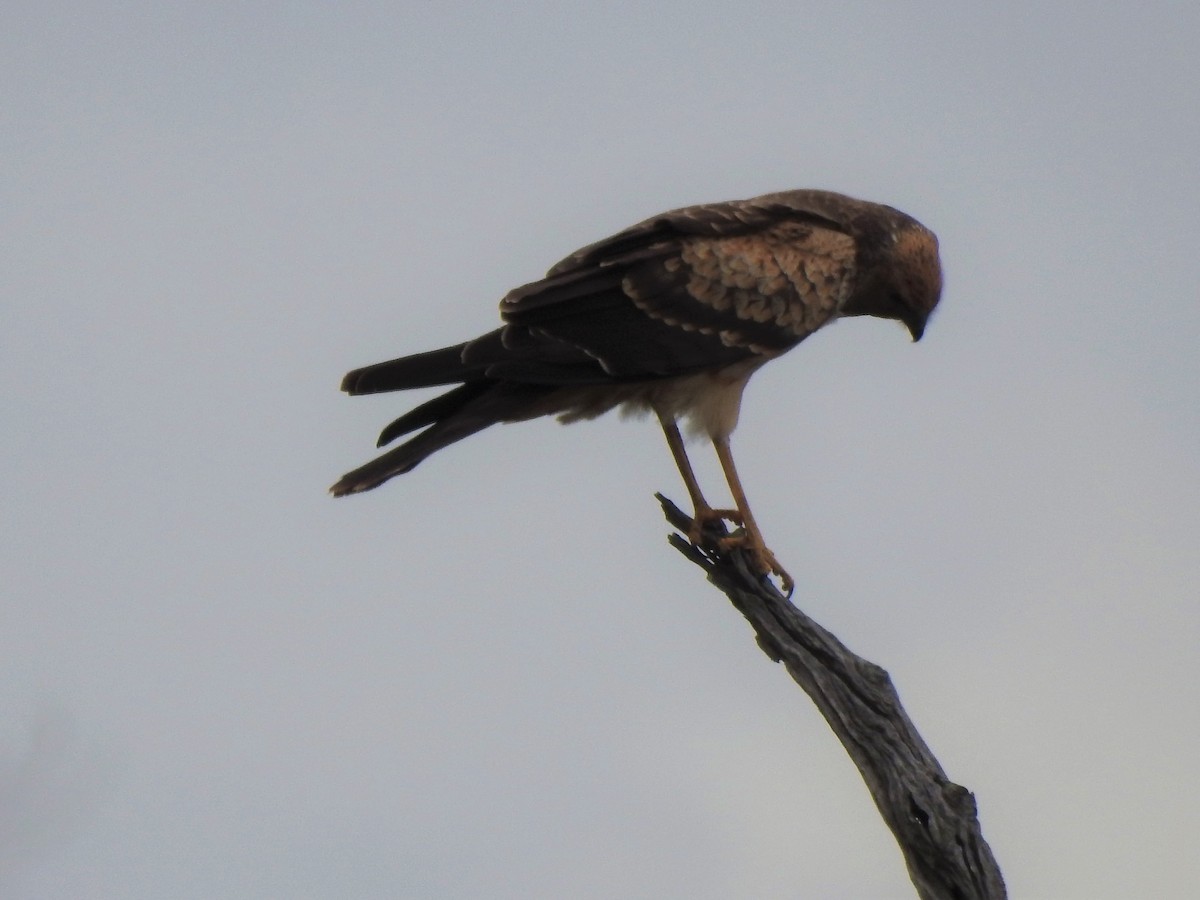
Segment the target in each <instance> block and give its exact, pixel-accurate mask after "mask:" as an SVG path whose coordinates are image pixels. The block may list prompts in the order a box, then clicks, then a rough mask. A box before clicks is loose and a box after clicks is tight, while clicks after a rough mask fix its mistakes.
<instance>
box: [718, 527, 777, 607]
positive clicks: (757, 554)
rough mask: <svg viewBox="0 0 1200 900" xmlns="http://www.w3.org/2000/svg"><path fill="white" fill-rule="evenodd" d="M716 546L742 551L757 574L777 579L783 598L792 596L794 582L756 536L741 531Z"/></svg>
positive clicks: (723, 539)
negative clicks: (772, 576)
mask: <svg viewBox="0 0 1200 900" xmlns="http://www.w3.org/2000/svg"><path fill="white" fill-rule="evenodd" d="M717 544H718V546H719V547H720V548H721V549H722V550H744V551H745V552H746V554H747V555H748V556H749V557H750V563H751V566H752V567H753V568H754V569H755V571H757V572H758V574H760V575H763V576H767V575H774V576H775V577H777V578H778V579H779V587H780V590H782V591H783V594H784V596H785V597H789V598H790V597H791V596H792V591H794V590H795V589H796V582H795V580H793V578H792V576H791V575H789V574H788V573H787V569H785V568H784V567H783V566H781V565H780V564H779V560H777V559H776V558H775V554H774V553H772V552H771V550H770V549H769V548H768V547H767V545H766V544H764V543H763V542H762V540H761V539H760V538H758V536H757V535H755V534H751V533H749V532H745V531H743V532H741V533H739V534H731V535H729V537H723V538H721V539H720V540H719V541H718V542H717Z"/></svg>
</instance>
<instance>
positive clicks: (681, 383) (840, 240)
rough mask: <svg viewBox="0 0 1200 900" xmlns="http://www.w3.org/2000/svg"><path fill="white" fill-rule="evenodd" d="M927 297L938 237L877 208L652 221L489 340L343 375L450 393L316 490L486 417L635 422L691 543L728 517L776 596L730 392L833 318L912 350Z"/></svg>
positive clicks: (730, 542) (388, 466)
mask: <svg viewBox="0 0 1200 900" xmlns="http://www.w3.org/2000/svg"><path fill="white" fill-rule="evenodd" d="M941 288H942V273H941V264H940V262H939V259H938V244H937V238H936V237H935V236H934V234H933V232H931V231H929V229H927V228H925V227H924V226H923V225H921V224H920V223H919V222H917V221H916V220H915V219H913V218H911V217H909V216H907V215H905V214H904V213H902V212H900V211H899V210H896V209H892V208H891V207H888V206H881V205H879V204H875V203H868V202H866V201H863V200H856V199H854V198H852V197H847V196H844V195H842V194H836V193H832V192H829V191H818V190H794V191H782V192H779V193H773V194H765V195H763V196H761V197H755V198H753V199H751V200H739V201H733V202H727V203H713V204H705V205H700V206H689V207H685V208H683V209H677V210H673V211H670V212H665V213H662V214H660V215H657V216H653V217H652V218H649V219H646V220H645V221H644V222H641V223H639V224H637V225H634V226H632V227H630V228H627V229H625V230H624V231H621V232H619V233H617V234H615V235H613V236H612V237H609V238H606V239H605V240H602V241H599V242H597V243H595V244H591V245H589V246H587V247H584V248H583V249H581V250H578V251H576V252H575V253H572V254H571V255H570V256H568V257H567V258H566V259H564V260H563V261H562V262H560V263H558V264H557V265H556V266H554V267H553V268H552V269H550V271H549V272H548V273H547V274H546V277H545V278H543V279H541V280H540V281H535V282H532V283H531V284H527V285H524V286H523V287H519V288H516V289H515V290H513V291H510V292H509V293H508V295H507V296H506V297H505V298H504V299H503V300H502V301H501V302H500V316H501V319H502V321H503V325H502V326H501V327H500V328H498V329H496V330H495V331H491V332H488V333H487V334H485V335H482V336H481V337H477V338H475V339H474V340H471V341H466V342H464V343H461V344H455V345H454V346H452V347H445V348H442V349H440V350H432V351H429V352H426V353H418V354H415V355H412V356H404V357H400V358H399V359H393V360H390V361H388V362H382V363H377V364H375V365H372V366H367V367H365V368H362V369H356V370H355V371H353V372H350V373H349V374H348V375H346V377H345V379H344V381H343V382H342V390H344V391H346V392H347V393H349V394H374V393H378V392H381V391H395V390H406V389H409V388H422V387H430V386H436V385H455V387H453V388H452V389H451V390H449V391H446V392H445V393H443V394H441V395H440V396H438V397H436V398H434V399H433V400H430V401H428V402H426V403H423V404H421V405H420V406H418V407H416V408H415V409H413V410H411V411H409V412H408V413H406V414H405V415H403V416H401V417H400V418H399V419H397V420H396V421H394V422H392V423H391V424H390V425H388V426H387V427H386V428H385V429H384V430H383V433H382V434H381V435H380V436H379V442H378V446H380V447H382V446H383V445H385V444H388V443H390V442H391V441H393V440H394V439H396V438H398V437H400V436H401V435H405V434H410V433H412V432H417V434H416V435H415V436H413V437H410V438H409V439H408V440H407V441H405V442H404V443H402V444H401V445H400V446H398V447H396V448H395V449H393V450H390V451H389V452H387V453H385V454H383V455H382V456H380V457H378V458H376V459H374V460H372V461H371V462H369V463H367V464H366V465H364V466H362V467H361V468H358V469H355V470H354V471H353V472H350V473H348V474H346V475H345V476H343V477H342V479H341V480H340V481H338V482H337V484H335V485H334V486H333V487H332V488H330V490H331V492H332V493H333V494H334V495H335V496H342V495H345V494H353V493H357V492H360V491H366V490H370V489H371V488H374V487H378V486H379V485H381V484H383V482H385V481H387V480H388V479H389V478H392V477H394V476H396V475H400V474H402V473H404V472H408V471H410V470H411V469H412V468H414V467H415V466H416V465H417V464H418V463H420V462H421V461H422V460H424V459H425V458H426V457H427V456H429V455H430V454H432V453H435V452H436V451H438V450H441V449H442V448H443V447H446V446H448V445H450V444H453V443H454V442H456V441H460V440H462V439H463V438H465V437H467V436H469V435H472V434H474V433H475V432H477V431H480V430H482V429H484V428H487V427H488V426H489V425H494V424H496V423H497V422H518V421H524V420H527V419H533V418H536V417H539V416H544V415H557V416H558V417H559V419H560V421H562V422H576V421H579V420H582V419H592V418H595V417H596V416H599V415H601V414H602V413H605V412H607V411H609V410H611V409H613V408H615V407H623V408H625V409H627V410H633V411H645V412H652V413H653V414H654V415H655V416H657V418H658V421H659V422H660V424H661V425H662V429H663V432H664V433H665V435H666V439H667V445H668V446H669V447H670V450H671V453H672V455H673V456H674V458H675V463H676V465H677V466H678V467H679V472H680V474H681V475H682V477H683V481H684V483H685V485H686V486H687V490H688V493H689V494H690V495H691V500H692V504H693V506H694V509H695V516H694V520H693V525H692V528H691V531H690V534H689V537H690V539H691V540H692V541H693V542H694V543H699V542H700V541H701V540H702V539H703V529H704V527H705V526H706V525H707V524H709V523H712V522H714V521H716V520H721V519H725V520H729V521H731V522H733V523H734V524H736V525H740V526H741V529H740V530H739V531H737V532H735V533H734V535H732V536H730V537H727V538H724V539H723V546H724V547H725V548H728V547H730V546H740V547H742V548H744V549H745V550H747V551H748V552H749V554H750V559H751V560H752V561H753V562H754V563H755V565H756V567H757V569H758V570H759V571H760V572H761V573H762V574H764V575H765V574H767V573H774V574H775V575H776V576H778V577H779V578H780V580H781V582H782V583H783V586H784V588H785V590H787V591H788V592H790V590H791V587H792V585H793V582H792V579H791V578H790V576H788V574H787V573H786V572H785V571H784V570H783V568H782V567H781V566H780V565H779V563H778V562H777V561H776V559H775V557H774V555H773V554H772V553H771V551H770V550H769V549H767V545H766V543H765V542H764V540H763V537H762V532H761V531H760V530H759V527H758V525H757V523H756V522H755V521H754V516H753V515H752V514H751V512H750V506H749V504H748V503H747V501H746V495H745V492H744V491H743V489H742V485H741V482H740V480H739V478H738V475H737V470H736V469H735V468H734V463H733V456H732V454H731V452H730V446H729V437H730V434H731V433H732V432H733V430H734V427H735V426H736V425H737V420H738V408H739V404H740V402H741V397H742V391H743V389H744V388H745V386H746V383H747V381H748V380H749V378H750V376H751V375H752V374H754V372H755V371H756V370H757V369H758V368H759V367H760V366H761V365H763V364H764V363H766V362H767V361H769V360H772V359H774V358H775V357H777V356H780V355H782V354H784V353H786V352H787V351H788V350H790V349H791V348H792V347H795V346H796V345H797V344H799V343H800V342H801V341H803V340H804V339H805V338H806V337H808V336H809V335H810V334H812V333H813V332H814V331H816V330H817V329H818V328H821V327H822V326H824V325H827V324H829V323H830V322H832V321H834V320H835V319H837V318H839V317H841V316H878V317H881V318H885V319H895V320H898V321H899V322H902V323H903V324H904V325H905V326H906V327H907V328H908V331H909V332H910V334H911V335H912V339H913V340H914V341H916V340H919V339H920V337H921V334H922V332H923V331H924V329H925V323H926V321H927V320H928V318H929V315H930V313H931V312H932V311H933V309H934V307H935V306H937V303H938V299H939V297H940V295H941ZM680 420H685V421H686V423H687V424H688V425H689V426H690V429H689V430H690V431H692V432H695V433H698V434H701V435H704V436H707V437H708V438H709V439H710V440H711V441H712V443H713V446H714V448H715V449H716V453H717V457H718V459H719V461H720V463H721V467H722V469H723V470H724V473H725V478H726V481H727V482H728V486H729V490H730V492H731V494H732V497H733V503H734V507H735V508H734V509H718V508H714V507H713V506H711V505H710V504H709V503H708V501H707V500H706V499H705V498H704V495H703V494H702V493H701V491H700V486H699V484H698V483H697V481H696V476H695V474H694V473H693V471H692V467H691V463H690V462H689V461H688V456H687V451H686V450H685V448H684V441H683V437H682V435H681V434H680V430H679V422H680Z"/></svg>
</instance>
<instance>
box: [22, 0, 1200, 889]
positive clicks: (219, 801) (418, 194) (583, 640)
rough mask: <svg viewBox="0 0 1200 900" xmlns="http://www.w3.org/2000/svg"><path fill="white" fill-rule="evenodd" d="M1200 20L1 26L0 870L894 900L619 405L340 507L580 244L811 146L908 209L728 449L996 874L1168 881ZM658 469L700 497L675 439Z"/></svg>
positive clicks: (1186, 483)
mask: <svg viewBox="0 0 1200 900" xmlns="http://www.w3.org/2000/svg"><path fill="white" fill-rule="evenodd" d="M1198 39H1200V6H1198V5H1197V4H1195V3H1185V2H1180V3H1174V4H1167V3H1141V2H1139V3H1125V4H1093V3H1058V4H1014V3H1008V4H992V5H988V6H986V7H985V6H984V5H983V4H962V3H952V2H947V3H925V4H916V3H914V4H884V3H840V4H836V5H835V4H822V5H817V4H805V3H798V2H790V3H780V4H741V5H737V6H734V5H731V4H728V3H720V4H718V3H706V2H695V0H693V2H687V3H659V4H654V5H650V6H649V7H648V8H647V7H643V6H637V5H632V4H621V3H606V4H545V3H523V4H520V5H516V4H513V5H487V4H477V5H461V6H456V5H452V4H432V3H430V4H420V5H418V4H405V3H399V4H383V3H378V4H370V3H352V4H337V5H334V4H329V5H322V4H313V3H291V4H283V3H270V4H267V3H264V4H240V3H239V4H234V3H204V4H199V3H197V4H163V3H157V2H156V3H148V2H130V3H121V4H116V3H114V4H86V3H54V2H49V3H48V2H44V0H39V2H36V3H34V2H17V3H9V4H7V5H6V6H5V7H4V11H3V13H0V82H2V83H3V85H4V89H3V100H2V101H0V110H2V112H0V116H2V118H0V144H2V158H0V179H2V187H0V191H2V194H0V220H2V223H3V253H2V254H0V290H2V292H3V298H4V307H3V323H4V326H3V328H2V329H0V341H2V342H3V345H2V347H0V373H2V375H0V377H2V379H3V386H4V389H3V395H2V400H0V402H2V404H3V405H2V409H0V415H2V419H3V423H4V424H3V440H2V442H0V447H2V456H0V477H2V478H3V482H4V485H5V488H4V494H5V499H4V507H5V515H4V517H3V526H2V527H3V530H4V534H3V540H2V544H0V546H2V547H3V551H2V552H3V585H4V588H3V594H4V600H3V619H2V622H3V625H2V627H0V896H2V897H4V898H6V900H8V898H15V900H49V898H54V900H77V898H81V897H102V898H121V900H124V898H130V900H164V898H170V900H192V898H196V900H201V898H204V900H208V898H226V897H228V898H289V900H290V898H345V897H352V898H435V900H441V898H597V900H599V898H701V900H709V898H711V900H726V898H735V900H740V898H748V900H757V898H845V900H859V898H905V897H911V896H912V888H911V886H910V885H909V882H908V880H907V876H906V873H905V871H904V867H903V863H902V861H901V857H900V854H899V851H898V850H897V849H896V847H895V845H894V843H893V840H892V837H891V835H890V834H889V833H888V832H887V831H886V829H885V827H884V826H883V824H882V822H881V820H880V819H879V816H878V815H877V813H876V811H875V808H874V806H873V804H872V802H871V799H870V797H869V795H868V793H867V791H866V788H865V787H864V786H863V784H862V782H861V779H860V778H859V776H858V773H857V772H856V771H855V770H854V768H853V766H852V765H851V763H850V762H849V759H848V757H847V756H846V755H845V753H844V752H843V751H842V749H841V747H840V746H839V745H838V743H837V741H836V740H835V739H834V737H833V736H832V734H831V732H830V731H829V729H828V728H827V727H826V725H825V724H824V722H823V721H822V720H821V719H820V717H819V716H818V714H817V713H816V712H815V710H814V709H813V707H812V705H811V703H810V702H809V700H808V699H807V697H805V696H804V694H803V693H802V692H801V691H800V690H799V688H797V687H796V686H795V685H794V684H793V683H792V682H791V680H790V679H789V678H788V677H787V675H786V673H785V672H784V671H783V670H782V668H781V667H779V666H777V665H773V664H772V663H770V662H769V661H768V660H767V658H766V657H765V656H764V655H763V654H762V653H761V652H760V651H759V650H758V648H757V647H756V646H755V644H754V641H753V638H752V634H751V632H750V630H749V628H748V626H747V625H746V624H745V622H744V621H743V620H742V619H741V618H740V617H739V616H738V614H737V613H736V612H735V611H734V610H733V609H732V607H731V606H730V605H729V603H728V602H727V601H726V600H725V598H724V597H723V596H722V595H721V594H719V593H718V592H717V591H716V590H715V589H713V588H711V587H709V586H708V585H707V584H705V582H704V580H703V577H702V575H701V573H700V572H699V570H697V569H695V568H694V567H692V566H691V565H689V564H688V563H687V562H685V561H684V560H683V559H682V557H680V556H679V555H678V554H677V553H676V552H675V551H674V550H671V549H670V548H669V547H668V546H667V544H666V534H667V530H668V529H667V526H666V524H665V523H664V521H663V520H662V517H661V515H660V513H659V510H658V507H657V505H656V504H655V502H654V500H653V497H652V494H653V493H654V491H656V490H664V491H666V492H667V493H668V494H670V495H671V496H673V497H675V498H676V499H678V500H680V501H683V500H684V499H686V494H685V492H684V490H683V488H682V486H681V484H680V482H679V479H678V476H677V474H676V473H675V470H674V468H673V466H672V464H671V460H670V455H669V453H668V452H667V449H666V446H665V445H664V443H663V441H662V438H661V436H660V434H659V433H658V431H657V428H656V427H655V426H653V425H651V424H650V423H636V422H623V421H620V420H619V419H618V418H616V417H611V418H608V419H605V420H602V421H599V422H596V423H592V424H590V425H580V426H576V427H573V428H562V427H560V426H558V425H556V424H554V423H553V422H550V421H545V422H538V423H532V424H526V425H521V426H512V427H503V428H496V429H492V430H490V431H488V432H485V433H484V434H482V435H480V436H477V437H475V438H473V439H472V440H470V441H469V442H466V443H464V444H461V445H459V446H457V447H455V448H453V449H451V450H449V451H446V452H444V453H443V454H441V455H439V456H438V457H436V458H434V459H431V460H430V461H428V462H427V463H425V464H424V465H423V466H422V467H421V468H419V469H418V470H416V471H415V472H413V473H412V474H411V475H408V476H406V477H404V478H403V479H401V480H399V481H396V482H392V483H391V484H389V485H387V486H386V487H385V488H384V489H382V490H379V491H377V492H374V493H373V494H370V495H367V496H363V497H352V498H349V499H346V500H339V501H334V500H332V499H330V498H329V497H328V496H327V495H326V493H325V489H326V487H327V486H328V485H329V484H330V483H332V481H333V480H334V479H335V478H336V477H337V476H339V475H340V474H341V473H342V472H344V471H346V470H347V469H349V468H351V467H353V466H355V465H358V464H359V463H361V462H363V461H365V460H366V459H368V458H370V456H371V455H372V454H373V445H374V439H375V436H376V434H377V433H378V431H379V429H380V428H381V427H382V426H383V425H384V424H385V423H386V422H388V421H389V420H390V419H391V418H393V417H395V416H396V415H398V414H399V413H401V412H403V411H404V410H406V409H407V408H409V407H410V406H411V405H412V404H413V403H414V402H416V401H417V400H419V399H422V398H423V397H424V396H426V395H421V396H418V397H408V396H401V395H391V396H384V397H375V398H355V399H349V398H346V397H345V396H343V395H341V394H339V393H338V390H337V388H338V383H339V380H340V378H341V376H342V374H343V373H344V372H345V371H346V370H347V369H349V368H352V367H355V366H359V365H362V364H366V363H371V362H376V361H378V360H380V359H384V358H388V357H391V356H397V355H400V354H403V353H407V352H414V351H419V350H425V349H430V348H432V347H436V346H442V345H444V344H448V343H451V342H456V341H459V340H462V339H464V338H468V337H472V336H474V335H476V334H478V333H481V332H483V331H485V330H488V329H490V328H492V327H493V326H494V325H495V323H496V321H497V312H496V303H497V302H498V300H499V299H500V297H501V296H502V295H503V294H504V293H505V291H507V290H508V289H509V288H511V287H514V286H516V285H518V284H521V283H524V282H526V281H530V280H533V279H535V278H537V277H538V276H539V275H540V274H541V273H542V272H544V270H545V269H546V268H547V267H548V266H549V265H551V264H552V263H553V262H555V261H556V260H558V259H559V258H560V257H562V256H564V255H565V254H567V253H568V252H570V251H571V250H573V249H575V248H576V247H577V246H579V245H581V244H584V243H588V242H590V241H592V240H595V239H598V238H600V237H603V236H605V235H607V234H609V233H611V232H613V231H616V230H618V229H620V228H622V227H624V226H626V225H629V224H632V223H633V222H635V221H638V220H640V219H642V218H644V217H646V216H648V215H651V214H653V213H655V212H658V211H660V210H664V209H668V208H671V207H676V206H681V205H686V204H690V203H697V202H706V201H715V200H726V199H734V198H741V197H748V196H753V195H755V194H759V193H763V192H766V191H771V190H780V189H786V188H793V187H823V188H830V189H834V190H840V191H844V192H846V193H850V194H854V195H857V196H862V197H866V198H869V199H873V200H877V201H880V202H885V203H889V204H891V205H894V206H897V207H899V208H900V209H903V210H905V211H906V212H909V213H911V214H912V215H914V216H916V217H917V218H919V219H921V220H922V221H923V222H925V223H926V224H927V225H929V226H930V227H931V228H932V229H934V230H935V231H936V232H937V233H938V235H939V236H940V238H941V244H942V253H943V259H944V263H945V267H946V277H947V286H946V291H945V294H944V295H943V301H942V307H941V309H940V310H939V311H938V314H937V316H936V317H935V319H934V321H933V322H932V323H931V325H930V328H929V330H928V332H927V335H926V339H925V340H924V341H923V342H922V343H921V344H919V345H916V346H914V345H912V344H911V343H910V342H909V341H908V340H907V338H906V335H905V333H904V331H903V329H902V328H901V327H900V326H898V325H896V324H895V323H890V322H878V321H868V320H852V321H847V322H843V323H840V324H838V325H836V326H834V327H832V328H830V329H827V330H826V331H823V332H821V333H820V334H819V335H817V336H815V337H813V338H812V339H811V340H810V341H808V342H807V343H805V344H804V345H803V346H802V347H801V348H799V349H798V350H797V351H796V352H794V353H793V354H791V355H790V356H788V357H787V358H786V359H784V360H783V361H781V362H778V363H775V364H773V365H771V366H770V367H768V368H767V369H766V370H764V371H763V372H761V373H760V374H759V375H758V376H756V378H755V380H754V382H753V383H752V384H751V387H750V390H749V392H748V394H747V399H746V403H745V404H744V406H743V414H742V424H741V427H740V429H739V431H738V433H737V435H735V439H734V446H735V450H736V452H737V455H738V459H739V462H740V465H741V468H742V473H743V476H744V478H745V481H746V484H747V490H748V491H749V493H750V496H751V499H752V501H753V502H754V506H755V510H756V512H757V515H758V518H759V520H760V522H761V524H762V526H763V528H764V530H765V532H766V534H767V536H768V539H769V541H770V543H771V544H772V546H773V548H774V549H775V551H776V552H777V553H778V554H779V556H780V557H781V559H782V560H783V562H784V564H785V565H786V566H787V568H788V569H789V570H790V571H791V572H792V573H793V574H794V575H795V576H796V578H797V581H798V587H797V591H796V599H797V601H798V602H799V603H800V604H801V605H802V606H803V607H804V608H805V609H806V610H807V611H808V612H809V613H810V614H811V615H813V616H814V617H815V618H816V619H817V620H818V621H820V622H822V623H823V624H825V625H826V626H827V627H829V628H830V629H832V630H833V631H834V632H835V633H836V634H837V635H838V636H839V637H841V638H842V640H844V641H845V642H846V643H847V644H848V645H849V646H850V647H851V648H853V649H854V650H856V651H857V652H859V653H861V654H863V655H864V656H866V657H867V658H869V659H871V660H873V661H875V662H877V663H879V664H880V665H882V666H884V667H885V668H886V669H888V670H889V671H890V673H891V674H892V677H893V679H894V680H895V682H896V685H897V687H898V688H899V690H900V693H901V696H902V698H903V700H904V702H905V704H906V707H907V709H908V711H909V713H910V714H911V716H912V718H913V719H914V721H915V723H916V724H917V726H918V728H919V729H920V730H921V732H922V734H923V735H924V736H925V738H926V739H927V740H928V742H929V743H930V745H931V747H932V748H933V750H934V752H935V753H936V754H937V756H938V757H939V759H940V760H941V762H942V764H943V765H944V766H945V768H946V770H947V772H948V774H949V775H950V777H951V778H953V779H954V780H955V781H958V782H959V783H961V784H963V785H966V786H967V787H969V788H970V789H971V790H972V791H974V792H975V794H976V796H977V798H978V802H979V806H980V815H981V821H982V824H983V828H984V834H985V836H986V837H987V839H988V840H989V842H990V843H991V846H992V848H993V850H994V851H995V853H996V855H997V857H998V859H999V861H1000V864H1001V866H1002V868H1003V871H1004V873H1005V876H1006V878H1007V881H1008V883H1009V886H1010V891H1011V894H1012V896H1013V897H1015V898H1046V900H1060V898H1061V900H1070V898H1086V900H1096V898H1131V897H1154V898H1194V897H1197V896H1200V854H1198V853H1197V850H1196V846H1197V839H1198V838H1200V776H1198V775H1197V764H1196V760H1197V756H1198V750H1197V747H1198V746H1200V687H1198V684H1200V603H1198V602H1197V601H1198V599H1200V588H1198V586H1197V585H1198V584H1200V471H1198V469H1200V353H1198V352H1197V345H1198V341H1197V337H1198V335H1200V302H1197V291H1198V288H1197V285H1198V284H1200V247H1198V239H1200V53H1198V52H1197V41H1198ZM696 455H697V458H698V460H703V462H704V465H703V466H702V478H703V479H704V480H705V481H706V483H708V484H710V485H711V486H712V487H711V493H712V494H713V495H715V496H720V493H719V490H718V486H719V475H718V470H717V468H716V466H715V464H713V463H712V462H711V461H710V459H709V456H710V454H709V453H708V452H707V451H706V450H705V448H704V447H702V446H698V447H697V449H696Z"/></svg>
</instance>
